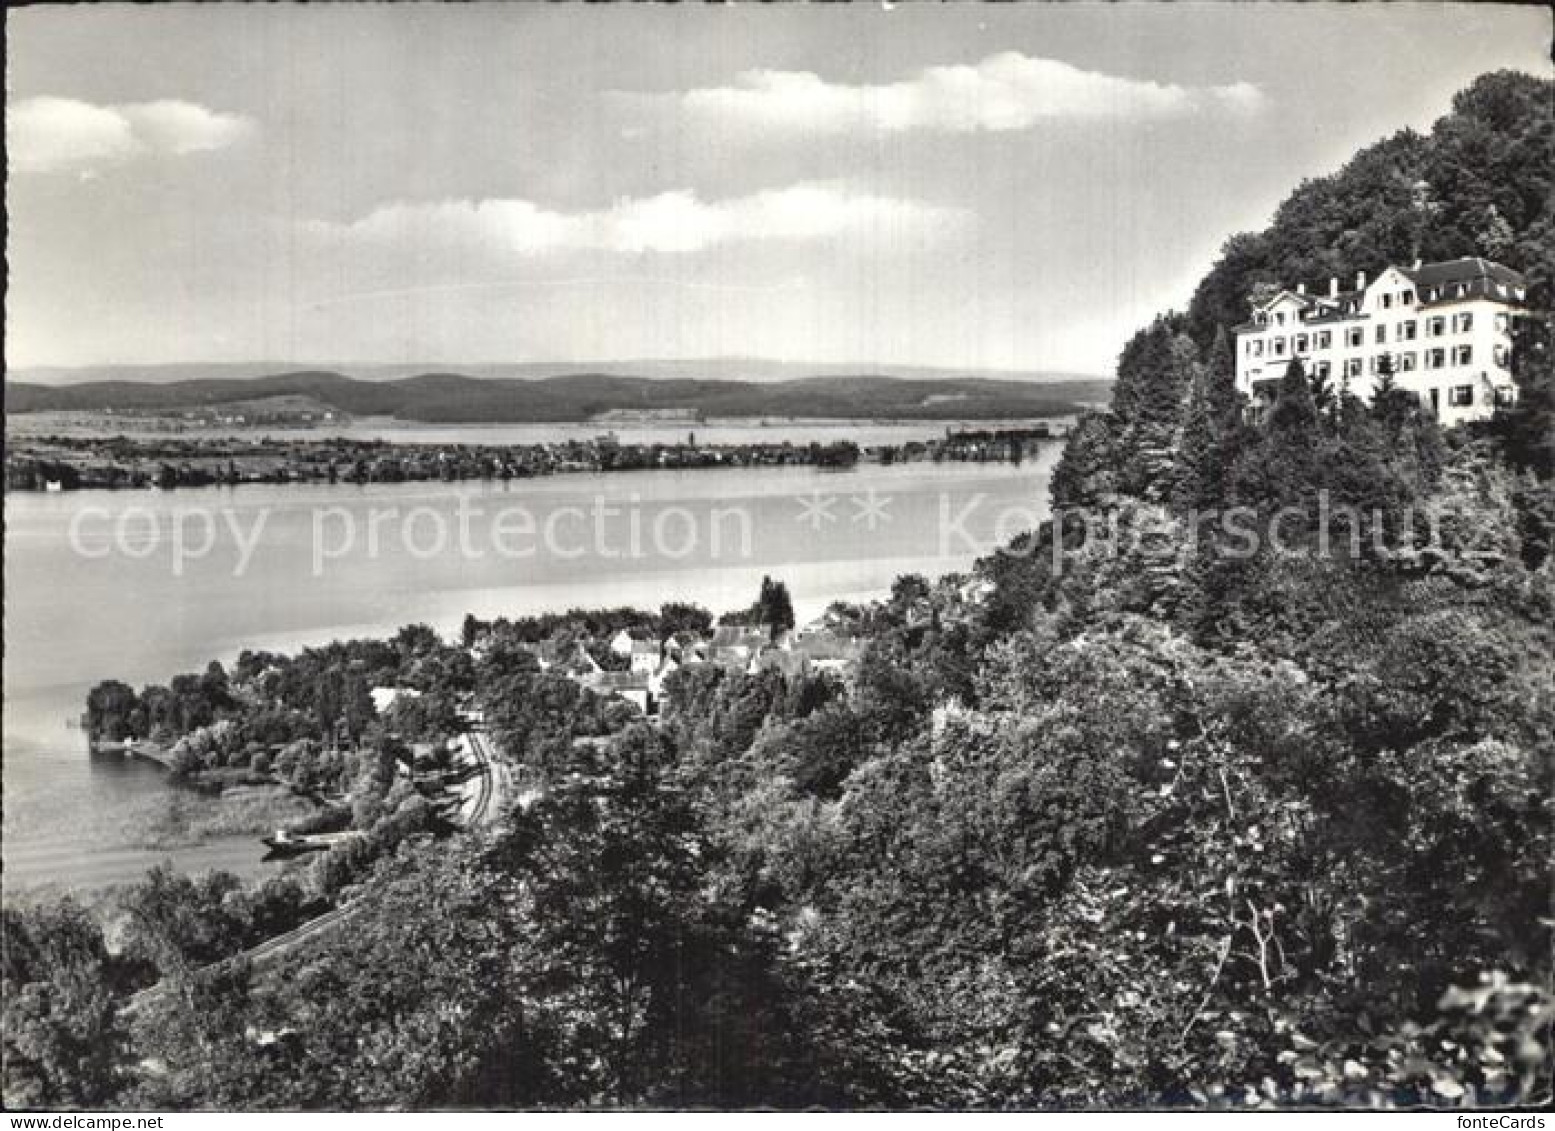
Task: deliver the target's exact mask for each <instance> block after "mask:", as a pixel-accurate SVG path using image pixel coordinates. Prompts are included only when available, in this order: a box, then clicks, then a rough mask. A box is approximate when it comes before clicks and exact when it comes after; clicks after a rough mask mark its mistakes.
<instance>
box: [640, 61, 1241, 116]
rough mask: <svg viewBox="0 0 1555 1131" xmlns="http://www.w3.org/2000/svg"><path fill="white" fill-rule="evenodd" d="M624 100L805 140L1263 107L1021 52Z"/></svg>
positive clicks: (1226, 88) (1220, 91) (750, 78)
mask: <svg viewBox="0 0 1555 1131" xmlns="http://www.w3.org/2000/svg"><path fill="white" fill-rule="evenodd" d="M618 97H622V98H626V99H629V100H633V101H641V102H646V103H647V104H649V105H654V106H664V105H666V104H669V105H671V107H672V108H673V109H675V110H677V111H680V112H683V113H685V114H688V115H690V116H692V117H694V118H702V119H705V120H709V121H712V122H716V123H719V124H724V125H727V124H744V125H748V126H752V127H758V128H760V129H764V130H792V131H803V132H808V133H845V132H851V131H856V130H871V131H878V132H886V133H896V132H902V131H905V130H938V131H944V132H951V133H970V132H974V131H979V130H987V131H1004V130H1023V129H1029V128H1030V127H1032V126H1035V125H1037V124H1038V123H1040V122H1043V121H1049V120H1057V119H1070V120H1094V119H1156V118H1167V117H1178V116H1184V115H1189V114H1198V113H1212V112H1231V113H1237V114H1248V113H1255V112H1257V111H1258V110H1259V109H1261V108H1262V106H1263V102H1264V95H1263V92H1262V91H1261V90H1259V89H1258V87H1256V86H1254V85H1253V84H1251V83H1246V82H1238V83H1231V84H1228V85H1223V86H1180V85H1177V84H1173V83H1157V82H1151V81H1148V80H1142V79H1130V78H1121V77H1118V76H1116V75H1107V74H1102V73H1100V72H1097V71H1084V70H1081V69H1080V68H1078V67H1074V66H1071V65H1070V64H1068V63H1063V62H1060V61H1058V60H1056V59H1039V58H1033V57H1031V56H1028V55H1022V54H1020V53H1019V52H1014V51H1007V52H1004V53H1002V54H999V55H991V56H989V57H988V58H986V59H984V60H983V61H982V62H980V63H975V64H955V65H951V66H938V67H927V68H925V69H923V70H922V71H919V72H918V73H917V74H916V75H914V76H913V77H912V78H909V79H905V80H903V81H900V82H893V83H884V84H875V85H848V84H844V83H832V82H827V81H826V80H825V79H823V78H821V77H820V76H819V75H816V74H814V73H812V72H809V71H766V70H756V71H743V72H741V73H740V74H738V75H736V76H735V80H734V84H733V85H732V86H719V87H703V88H698V89H694V90H688V91H684V92H680V93H671V94H647V95H634V94H622V95H618Z"/></svg>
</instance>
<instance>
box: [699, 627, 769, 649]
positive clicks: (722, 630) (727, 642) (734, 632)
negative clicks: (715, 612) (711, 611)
mask: <svg viewBox="0 0 1555 1131" xmlns="http://www.w3.org/2000/svg"><path fill="white" fill-rule="evenodd" d="M765 643H767V635H766V633H764V632H757V631H755V630H754V629H749V628H745V627H743V626H741V625H735V624H724V625H719V626H718V627H717V628H715V629H714V630H713V640H712V645H713V647H714V648H759V647H761V645H763V644H765Z"/></svg>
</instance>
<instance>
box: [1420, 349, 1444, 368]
mask: <svg viewBox="0 0 1555 1131" xmlns="http://www.w3.org/2000/svg"><path fill="white" fill-rule="evenodd" d="M1446 364H1447V351H1446V350H1426V351H1425V367H1426V368H1427V369H1440V368H1441V367H1442V366H1444V365H1446Z"/></svg>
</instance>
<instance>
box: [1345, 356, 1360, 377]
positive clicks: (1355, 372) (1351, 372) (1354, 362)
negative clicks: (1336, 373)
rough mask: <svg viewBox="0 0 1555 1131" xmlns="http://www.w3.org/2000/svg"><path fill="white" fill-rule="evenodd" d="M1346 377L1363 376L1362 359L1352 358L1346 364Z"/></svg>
mask: <svg viewBox="0 0 1555 1131" xmlns="http://www.w3.org/2000/svg"><path fill="white" fill-rule="evenodd" d="M1344 375H1345V376H1346V377H1359V376H1360V375H1361V359H1360V358H1358V357H1352V358H1351V359H1350V360H1349V361H1347V362H1345V363H1344Z"/></svg>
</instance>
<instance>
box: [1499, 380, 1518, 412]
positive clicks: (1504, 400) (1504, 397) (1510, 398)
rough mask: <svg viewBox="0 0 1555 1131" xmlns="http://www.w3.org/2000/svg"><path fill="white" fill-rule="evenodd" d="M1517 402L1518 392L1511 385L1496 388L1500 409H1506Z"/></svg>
mask: <svg viewBox="0 0 1555 1131" xmlns="http://www.w3.org/2000/svg"><path fill="white" fill-rule="evenodd" d="M1516 400H1517V390H1516V389H1514V388H1512V387H1511V386H1510V385H1497V386H1496V404H1497V405H1498V406H1499V407H1501V408H1505V407H1506V406H1507V405H1509V404H1512V403H1513V402H1515V401H1516Z"/></svg>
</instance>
